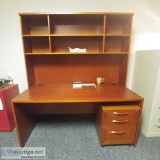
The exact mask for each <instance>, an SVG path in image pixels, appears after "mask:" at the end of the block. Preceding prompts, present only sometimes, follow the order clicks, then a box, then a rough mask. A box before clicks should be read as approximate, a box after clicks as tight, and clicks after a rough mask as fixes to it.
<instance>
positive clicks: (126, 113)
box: [113, 112, 129, 116]
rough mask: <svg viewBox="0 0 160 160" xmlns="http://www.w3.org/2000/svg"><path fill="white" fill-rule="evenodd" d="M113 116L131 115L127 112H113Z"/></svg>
mask: <svg viewBox="0 0 160 160" xmlns="http://www.w3.org/2000/svg"><path fill="white" fill-rule="evenodd" d="M113 114H115V115H119V116H125V115H128V114H129V113H128V112H125V113H119V112H113Z"/></svg>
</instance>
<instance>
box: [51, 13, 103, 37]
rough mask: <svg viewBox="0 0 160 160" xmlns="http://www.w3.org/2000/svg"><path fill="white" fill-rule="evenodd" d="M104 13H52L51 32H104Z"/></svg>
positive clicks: (94, 33)
mask: <svg viewBox="0 0 160 160" xmlns="http://www.w3.org/2000/svg"><path fill="white" fill-rule="evenodd" d="M103 29H104V18H103V16H102V15H94V16H93V15H84V14H82V15H78V14H75V15H69V14H65V15H63V16H62V15H50V32H51V34H78V35H80V34H93V35H96V34H103Z"/></svg>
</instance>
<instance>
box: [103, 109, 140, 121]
mask: <svg viewBox="0 0 160 160" xmlns="http://www.w3.org/2000/svg"><path fill="white" fill-rule="evenodd" d="M139 110H140V108H139V107H138V106H111V107H110V106H103V107H102V119H105V118H112V119H117V118H122V119H123V118H124V120H125V119H132V118H138V113H139Z"/></svg>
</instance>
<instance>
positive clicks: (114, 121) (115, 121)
mask: <svg viewBox="0 0 160 160" xmlns="http://www.w3.org/2000/svg"><path fill="white" fill-rule="evenodd" d="M112 122H113V123H126V122H128V120H124V121H117V120H112Z"/></svg>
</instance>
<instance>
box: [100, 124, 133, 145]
mask: <svg viewBox="0 0 160 160" xmlns="http://www.w3.org/2000/svg"><path fill="white" fill-rule="evenodd" d="M135 133H136V127H130V129H110V128H108V127H107V126H102V139H101V144H102V145H111V144H133V143H134V138H135Z"/></svg>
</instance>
